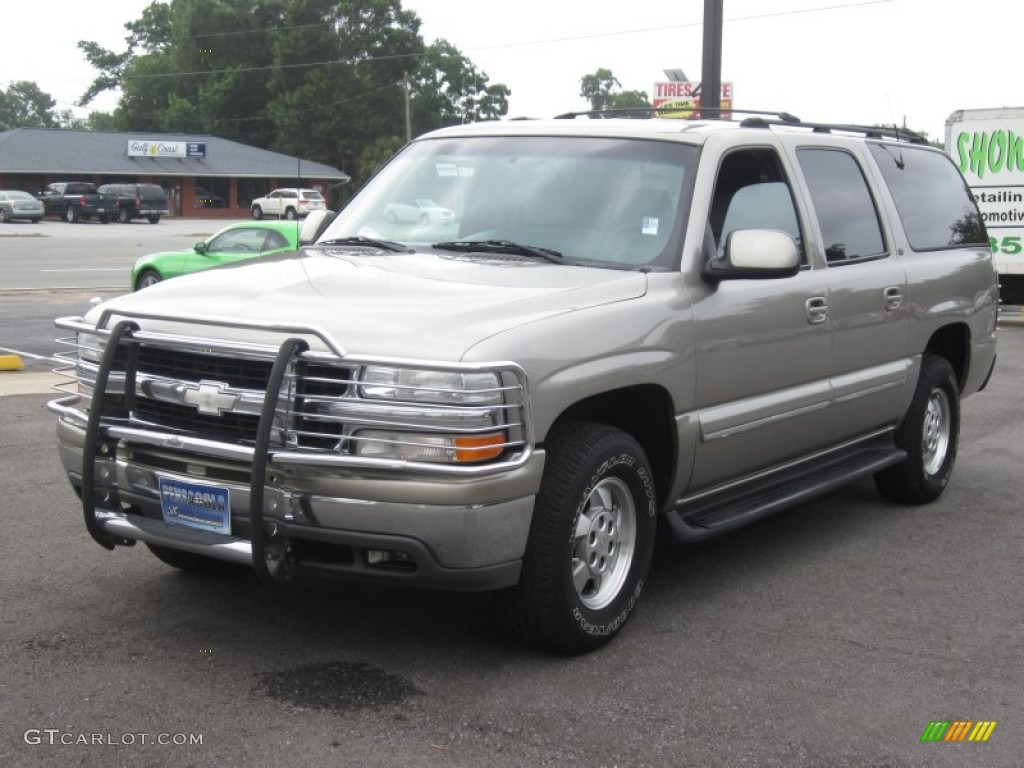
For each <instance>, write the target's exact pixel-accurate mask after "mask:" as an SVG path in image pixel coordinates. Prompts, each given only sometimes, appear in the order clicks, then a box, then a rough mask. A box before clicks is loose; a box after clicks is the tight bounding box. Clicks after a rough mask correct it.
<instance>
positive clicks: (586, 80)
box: [580, 68, 651, 112]
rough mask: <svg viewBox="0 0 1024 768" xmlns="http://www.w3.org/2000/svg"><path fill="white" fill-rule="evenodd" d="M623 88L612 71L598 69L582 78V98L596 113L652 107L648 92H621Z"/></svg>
mask: <svg viewBox="0 0 1024 768" xmlns="http://www.w3.org/2000/svg"><path fill="white" fill-rule="evenodd" d="M621 87H622V83H620V82H619V81H618V79H617V78H616V77H615V75H613V74H612V72H611V70H610V69H603V68H602V69H598V70H597V71H596V72H593V73H591V74H589V75H584V76H583V77H582V78H580V96H582V97H583V98H584V99H586V100H587V101H589V102H590V108H591V109H592V110H593V111H595V112H603V111H605V110H607V109H630V108H634V107H640V108H644V107H650V106H651V103H650V100H649V99H648V98H647V92H646V91H623V90H619V89H621Z"/></svg>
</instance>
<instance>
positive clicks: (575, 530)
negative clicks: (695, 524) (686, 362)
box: [500, 422, 658, 654]
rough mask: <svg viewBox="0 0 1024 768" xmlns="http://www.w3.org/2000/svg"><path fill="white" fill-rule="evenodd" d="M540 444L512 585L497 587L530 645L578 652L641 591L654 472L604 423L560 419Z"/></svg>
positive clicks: (615, 622) (609, 633) (611, 627)
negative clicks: (541, 460) (539, 472)
mask: <svg viewBox="0 0 1024 768" xmlns="http://www.w3.org/2000/svg"><path fill="white" fill-rule="evenodd" d="M546 452H547V458H546V466H545V468H544V476H543V479H542V480H541V487H540V492H539V493H538V494H537V501H536V504H535V506H534V513H533V522H532V524H531V526H530V535H529V540H528V544H527V548H526V554H525V556H524V558H523V567H522V572H521V575H520V580H519V584H518V585H517V586H516V587H513V588H512V589H509V590H507V591H505V592H503V593H502V594H501V595H500V600H501V608H502V612H503V618H504V620H505V622H506V624H507V625H508V627H509V629H510V630H511V631H512V632H514V633H515V634H516V635H518V636H519V637H520V638H521V639H522V640H524V641H525V642H527V643H528V644H530V645H534V646H539V647H542V648H544V649H547V650H553V651H557V652H560V653H568V654H576V653H585V652H587V651H592V650H594V649H596V648H600V647H601V646H603V645H605V644H606V643H607V642H608V641H609V640H611V639H612V637H614V636H615V635H616V634H617V633H618V632H619V630H621V629H622V627H623V625H624V624H625V623H626V620H627V619H628V618H629V616H630V615H631V614H632V612H633V608H634V607H635V606H636V602H637V600H638V598H639V597H640V593H641V592H642V591H643V587H644V581H645V579H646V578H647V572H648V570H649V569H650V565H651V559H652V556H653V552H654V543H655V530H656V527H657V510H658V506H657V499H656V497H655V491H654V481H653V474H652V472H651V468H650V464H649V463H648V461H647V457H646V456H645V454H644V451H643V449H642V448H641V447H640V445H639V444H638V443H637V442H636V440H634V439H633V438H632V437H631V436H630V435H628V434H626V433H625V432H623V431H621V430H619V429H615V428H613V427H608V426H605V425H603V424H591V423H582V422H577V423H569V424H565V425H563V426H562V427H561V428H558V429H557V430H555V431H554V432H553V433H552V434H551V436H550V437H549V439H548V440H547V442H546Z"/></svg>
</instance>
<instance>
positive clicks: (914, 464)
mask: <svg viewBox="0 0 1024 768" xmlns="http://www.w3.org/2000/svg"><path fill="white" fill-rule="evenodd" d="M959 439H960V388H959V387H958V386H957V381H956V374H955V373H954V372H953V367H952V366H951V365H950V364H949V361H947V360H946V359H945V358H944V357H938V356H937V355H928V354H926V355H925V356H924V359H923V360H922V361H921V375H920V377H919V378H918V381H917V388H916V389H915V390H914V398H913V400H911V402H910V408H908V409H907V413H906V416H904V418H903V423H902V424H901V425H900V428H899V429H898V430H897V431H896V446H897V447H898V448H902V449H903V450H905V451H906V452H907V458H906V459H904V460H903V461H902V462H900V463H899V464H896V465H894V466H892V467H889V468H887V469H883V470H882V471H881V472H879V473H877V474H876V475H875V486H876V487H877V488H878V490H879V492H880V493H881V494H882V495H883V496H885V498H887V499H889V500H890V501H895V502H898V503H901V504H927V503H928V502H930V501H934V500H935V499H937V498H939V496H941V495H942V492H943V491H944V490H945V489H946V485H947V484H948V483H949V478H950V477H951V476H952V474H953V464H954V463H955V462H956V450H957V443H958V442H959Z"/></svg>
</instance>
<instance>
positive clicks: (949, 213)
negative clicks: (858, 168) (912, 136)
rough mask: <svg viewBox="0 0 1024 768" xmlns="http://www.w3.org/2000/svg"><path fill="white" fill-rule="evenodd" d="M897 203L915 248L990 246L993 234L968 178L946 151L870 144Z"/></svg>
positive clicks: (908, 238) (930, 249) (908, 235)
mask: <svg viewBox="0 0 1024 768" xmlns="http://www.w3.org/2000/svg"><path fill="white" fill-rule="evenodd" d="M868 147H869V148H870V150H871V154H872V156H873V157H874V159H875V163H876V164H877V165H878V168H879V170H880V171H881V172H882V177H883V178H884V179H885V183H886V185H887V186H888V187H889V192H890V193H891V194H892V197H893V200H894V201H895V203H896V210H897V211H898V213H899V216H900V221H901V222H902V224H903V229H904V231H905V232H906V233H907V240H908V241H909V242H910V247H911V248H913V249H914V250H915V251H935V250H941V249H944V248H957V247H960V246H967V245H979V246H985V247H987V246H988V234H987V233H986V231H985V223H984V221H982V218H981V214H980V213H979V212H978V206H977V204H976V203H975V202H974V198H973V197H971V192H970V189H968V187H967V182H966V181H964V179H963V177H962V176H961V175H960V172H959V171H958V170H957V169H956V166H955V165H953V161H952V160H950V159H949V158H948V157H947V156H946V155H945V154H943V153H942V152H940V151H938V150H934V151H933V150H930V149H925V148H923V147H912V146H907V145H904V144H879V143H869V144H868Z"/></svg>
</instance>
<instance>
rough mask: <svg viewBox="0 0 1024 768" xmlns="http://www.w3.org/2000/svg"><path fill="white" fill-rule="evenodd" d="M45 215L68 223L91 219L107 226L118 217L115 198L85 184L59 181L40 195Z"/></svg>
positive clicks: (82, 182) (93, 186) (93, 185)
mask: <svg viewBox="0 0 1024 768" xmlns="http://www.w3.org/2000/svg"><path fill="white" fill-rule="evenodd" d="M39 199H40V200H42V201H43V206H44V208H45V209H46V211H45V215H47V216H59V217H60V218H62V219H64V221H66V222H68V223H69V224H76V223H77V222H79V221H88V220H89V219H91V218H93V217H94V216H95V217H96V218H97V219H98V220H99V221H100V223H101V224H106V223H107V222H109V221H110V220H111V219H112V218H113V217H115V216H117V196H116V195H107V194H101V193H100V192H98V191H97V190H96V185H95V184H91V183H89V182H87V181H58V182H54V183H53V184H50V185H49V186H47V187H46V189H44V190H43V191H42V192H40V193H39Z"/></svg>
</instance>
